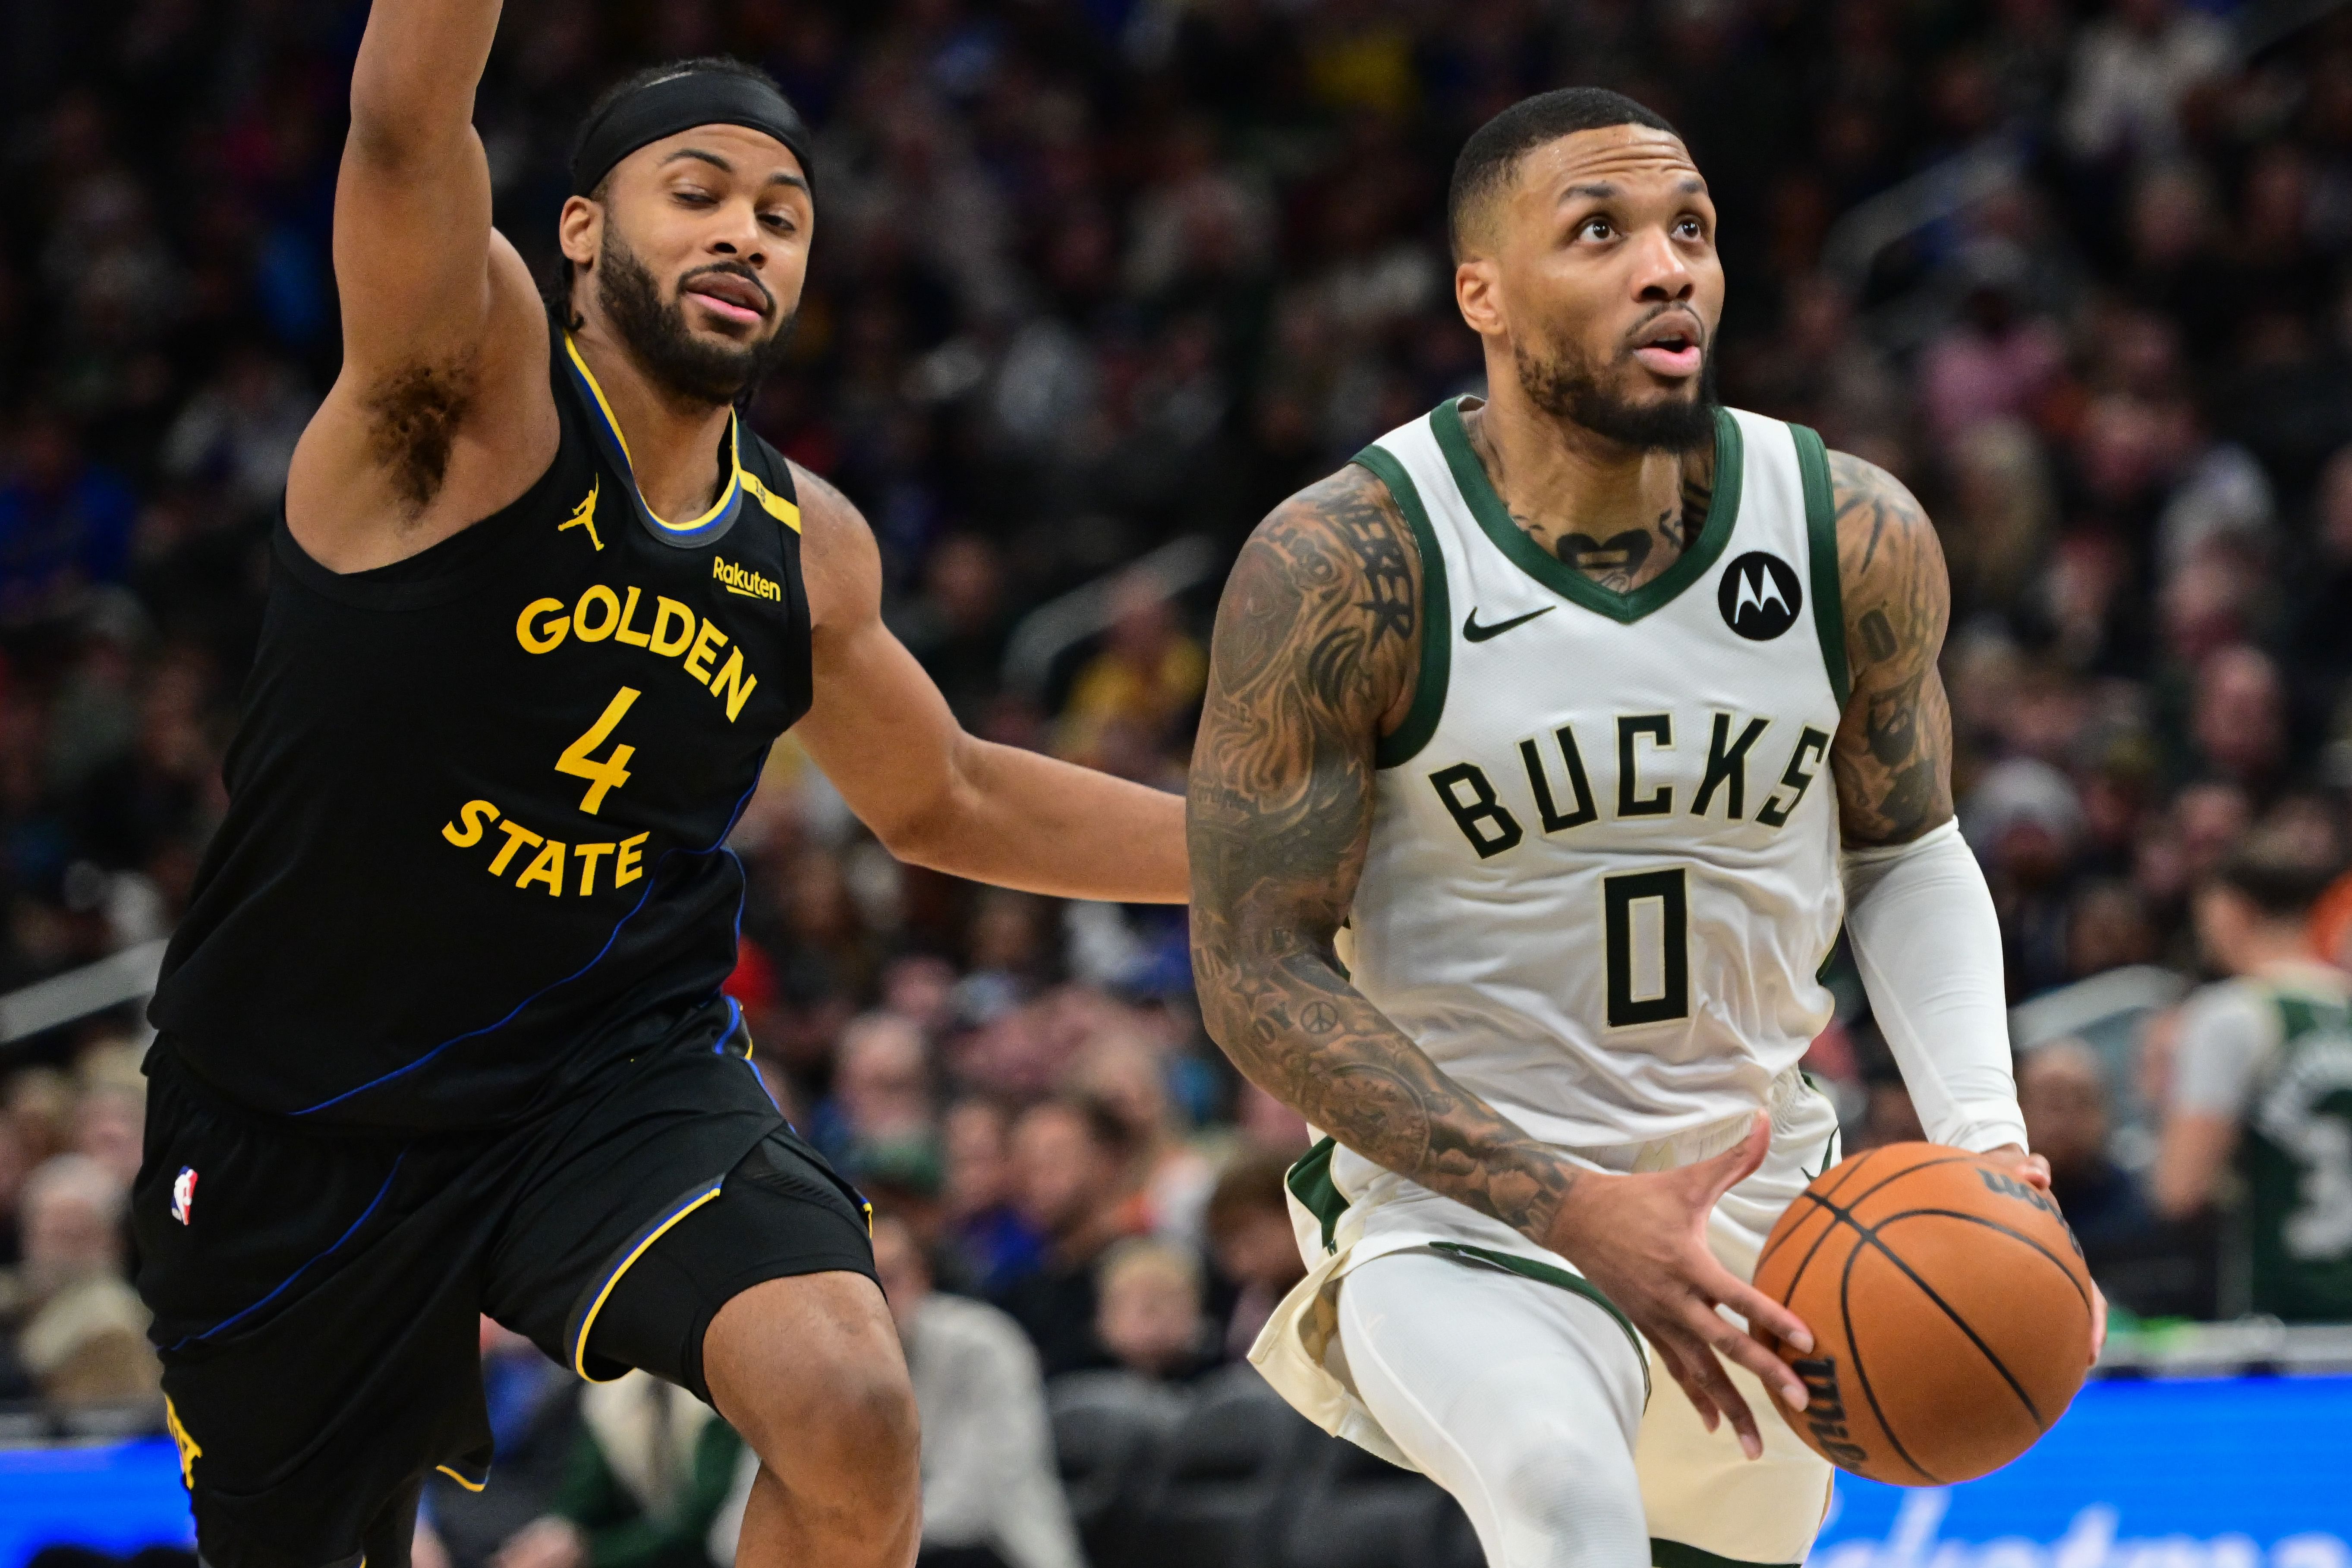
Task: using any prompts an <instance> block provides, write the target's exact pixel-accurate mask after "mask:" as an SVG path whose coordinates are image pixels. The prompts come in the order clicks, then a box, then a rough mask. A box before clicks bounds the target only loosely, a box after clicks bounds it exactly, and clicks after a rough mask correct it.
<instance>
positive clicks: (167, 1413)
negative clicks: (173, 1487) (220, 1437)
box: [163, 1394, 205, 1491]
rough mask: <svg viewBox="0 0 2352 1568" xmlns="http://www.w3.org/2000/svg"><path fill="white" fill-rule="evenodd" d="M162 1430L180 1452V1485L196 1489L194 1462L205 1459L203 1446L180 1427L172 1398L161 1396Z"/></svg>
mask: <svg viewBox="0 0 2352 1568" xmlns="http://www.w3.org/2000/svg"><path fill="white" fill-rule="evenodd" d="M163 1429H164V1430H165V1431H166V1432H169V1433H170V1434H171V1435H172V1446H173V1447H175V1448H177V1449H179V1450H180V1484H181V1485H182V1486H184V1487H186V1488H187V1489H189V1490H190V1491H194V1490H195V1489H196V1461H197V1460H198V1459H201V1458H204V1457H205V1450H204V1445H202V1444H201V1443H198V1442H197V1441H196V1440H195V1439H194V1437H191V1436H188V1429H187V1428H186V1427H185V1426H182V1425H180V1412H179V1410H178V1408H177V1407H176V1406H175V1405H173V1403H172V1396H171V1395H170V1394H165V1395H164V1396H163Z"/></svg>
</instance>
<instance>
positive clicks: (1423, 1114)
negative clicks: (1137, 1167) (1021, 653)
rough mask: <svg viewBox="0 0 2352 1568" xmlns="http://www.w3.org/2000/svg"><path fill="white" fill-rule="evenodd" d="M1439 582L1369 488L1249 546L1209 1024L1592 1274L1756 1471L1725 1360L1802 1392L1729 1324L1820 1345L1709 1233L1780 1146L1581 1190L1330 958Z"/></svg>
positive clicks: (1232, 683) (1335, 481)
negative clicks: (1425, 583)
mask: <svg viewBox="0 0 2352 1568" xmlns="http://www.w3.org/2000/svg"><path fill="white" fill-rule="evenodd" d="M1420 571H1421V564H1420V561H1419V557H1418V554H1417V552H1416V551H1415V549H1414V546H1413V543H1412V536H1411V534H1410V533H1409V531H1407V529H1406V527H1405V525H1404V522H1403V521H1402V518H1401V517H1400V516H1399V515H1398V513H1397V511H1396V508H1395V503H1394V502H1393V501H1392V500H1391V499H1390V498H1389V496H1388V493H1387V491H1386V489H1384V488H1383V487H1382V486H1381V484H1380V482H1379V481H1378V480H1377V479H1374V478H1373V477H1372V476H1371V475H1370V473H1369V472H1367V471H1366V470H1364V469H1362V468H1356V467H1352V466H1351V467H1349V468H1343V469H1341V470H1340V471H1339V473H1338V474H1337V475H1334V476H1333V477H1332V478H1330V479H1326V480H1323V481H1322V482H1321V483H1319V484H1317V485H1314V486H1312V487H1310V488H1309V489H1307V490H1305V491H1302V492H1301V493H1300V494H1299V495H1297V496H1296V497H1294V498H1293V499H1292V500H1289V501H1286V502H1285V503H1284V504H1283V505H1282V506H1281V507H1279V508H1277V509H1276V510H1275V512H1274V513H1273V515H1272V516H1270V517H1268V518H1267V519H1266V520H1265V522H1264V523H1263V524H1261V525H1260V526H1259V528H1258V530H1257V531H1256V533H1255V534H1254V535H1253V536H1252V537H1251V539H1250V542H1249V543H1248V544H1247V545H1245V546H1244V548H1243V551H1242V554H1241V559H1240V561H1239V562H1238V563H1236V564H1235V566H1234V574H1233V576H1232V578H1231V579H1230V580H1229V581H1228V582H1227V584H1226V585H1225V595H1224V602H1223V605H1221V606H1220V608H1219V610H1218V613H1217V633H1216V644H1215V647H1214V649H1213V653H1212V656H1211V659H1210V671H1209V694H1208V702H1207V708H1206V710H1205V711H1204V712H1203V714H1202V721H1201V732H1200V736H1199V739H1198V740H1197V741H1195V742H1194V743H1193V750H1192V813H1191V817H1190V821H1189V836H1190V839H1191V844H1192V889H1193V894H1192V897H1193V903H1192V968H1193V976H1194V980H1195V983H1196V984H1197V985H1198V988H1199V991H1200V996H1201V1010H1202V1018H1203V1020H1204V1021H1205V1022H1206V1024H1207V1025H1208V1028H1209V1032H1210V1034H1211V1035H1213V1037H1215V1038H1216V1040H1217V1043H1218V1044H1219V1045H1221V1046H1222V1047H1224V1050H1225V1054H1226V1055H1228V1056H1229V1057H1231V1058H1233V1060H1234V1065H1235V1066H1237V1067H1238V1068H1241V1070H1242V1072H1243V1073H1244V1075H1245V1076H1247V1077H1248V1078H1249V1079H1250V1080H1251V1081H1252V1082H1253V1083H1255V1084H1256V1085H1257V1086H1258V1087H1259V1088H1261V1089H1265V1091H1266V1092H1267V1093H1269V1094H1271V1095H1273V1096H1274V1097H1275V1098H1276V1099H1277V1100H1282V1101H1283V1102H1284V1103H1285V1104H1287V1105H1289V1106H1291V1107H1293V1108H1295V1109H1296V1110H1298V1111H1299V1113H1300V1114H1301V1115H1303V1116H1305V1117H1306V1118H1307V1121H1310V1122H1312V1123H1314V1124H1315V1125H1316V1126H1318V1127H1319V1128H1322V1129H1324V1130H1325V1131H1328V1132H1329V1133H1331V1135H1332V1136H1333V1137H1334V1138H1336V1139H1338V1140H1339V1142H1342V1143H1345V1144H1346V1145H1348V1147H1349V1148H1350V1149H1353V1150H1355V1151H1356V1152H1358V1153H1360V1154H1362V1155H1364V1156H1365V1157H1366V1158H1368V1159H1370V1160H1374V1161H1377V1162H1379V1163H1381V1164H1382V1165H1385V1166H1387V1167H1388V1168H1389V1169H1390V1170H1392V1171H1396V1172H1399V1173H1402V1174H1404V1175H1406V1176H1409V1177H1411V1178H1412V1180H1414V1181H1416V1182H1419V1183H1420V1184H1423V1186H1426V1187H1428V1188H1430V1189H1431V1190H1432V1191H1433V1192H1437V1193H1441V1194H1444V1195H1445V1196H1447V1197H1450V1198H1452V1199H1454V1201H1455V1202H1457V1203H1463V1204H1466V1205H1469V1206H1470V1207H1472V1208H1475V1209H1476V1210H1478V1211H1479V1212H1480V1213H1482V1214H1486V1215H1492V1216H1494V1217H1495V1218H1496V1219H1499V1220H1501V1221H1502V1222H1503V1223H1504V1224H1506V1225H1508V1226H1511V1227H1512V1228H1513V1229H1515V1230H1517V1231H1518V1232H1519V1233H1520V1234H1522V1235H1524V1236H1526V1237H1529V1238H1530V1239H1532V1240H1534V1241H1536V1242H1538V1243H1539V1244H1540V1245H1542V1246H1545V1247H1549V1248H1551V1249H1552V1250H1554V1251H1556V1252H1558V1253H1559V1254H1560V1255H1562V1256H1563V1257H1566V1258H1568V1259H1569V1260H1570V1261H1571V1262H1573V1263H1574V1264H1576V1265H1577V1267H1578V1268H1581V1269H1583V1270H1584V1272H1585V1274H1586V1275H1587V1277H1588V1278H1590V1279H1591V1280H1592V1281H1593V1283H1594V1284H1595V1285H1597V1286H1598V1287H1600V1289H1601V1290H1602V1291H1604V1292H1605V1293H1607V1294H1608V1295H1609V1297H1610V1299H1611V1300H1612V1301H1614V1302H1615V1303H1616V1304H1617V1306H1618V1307H1619V1308H1620V1309H1621V1310H1623V1311H1624V1312H1625V1313H1626V1315H1627V1316H1628V1317H1630V1318H1632V1319H1633V1321H1634V1322H1635V1323H1636V1324H1637V1325H1638V1326H1640V1327H1641V1329H1642V1330H1643V1332H1645V1333H1646V1334H1648V1335H1649V1337H1650V1339H1651V1342H1653V1343H1654V1344H1656V1345H1658V1347H1659V1348H1660V1351H1661V1352H1662V1355H1663V1358H1664V1361H1665V1363H1666V1365H1667V1367H1668V1370H1669V1371H1670V1372H1671V1373H1673V1375H1674V1377H1675V1381H1676V1382H1677V1383H1679V1384H1682V1386H1683V1388H1684V1389H1685V1392H1686V1393H1688V1394H1689V1395H1690V1397H1691V1400H1692V1403H1693V1404H1694V1405H1696V1406H1697V1408H1698V1410H1699V1411H1700V1413H1701V1414H1702V1415H1704V1416H1705V1417H1706V1420H1707V1424H1708V1425H1709V1426H1713V1425H1714V1424H1715V1421H1716V1419H1717V1412H1718V1411H1719V1412H1721V1413H1722V1414H1724V1415H1729V1416H1730V1417H1731V1419H1732V1421H1733V1423H1734V1425H1735V1426H1738V1428H1739V1430H1740V1432H1741V1434H1742V1440H1743V1443H1745V1444H1748V1445H1750V1446H1751V1447H1750V1451H1751V1452H1754V1451H1756V1450H1755V1449H1754V1447H1752V1445H1754V1444H1755V1443H1756V1441H1757V1438H1756V1435H1755V1424H1754V1417H1753V1416H1752V1415H1751V1414H1750V1413H1749V1411H1748V1408H1747V1406H1746V1405H1745V1403H1744V1402H1743V1401H1742V1400H1741V1399H1740V1396H1739V1394H1738V1391H1737V1389H1736V1388H1735V1387H1734V1386H1733V1384H1731V1382H1730V1380H1729V1379H1728V1378H1727V1377H1726V1376H1725V1375H1724V1373H1723V1370H1722V1367H1721V1365H1720V1363H1717V1361H1716V1359H1715V1355H1716V1353H1717V1352H1720V1353H1723V1354H1727V1355H1731V1356H1734V1357H1735V1358H1737V1359H1738V1361H1739V1362H1740V1363H1742V1364H1744V1365H1746V1366H1748V1368H1749V1369H1750V1370H1751V1371H1754V1372H1756V1373H1758V1375H1759V1376H1762V1377H1765V1378H1768V1379H1769V1380H1770V1381H1771V1383H1772V1384H1773V1385H1774V1386H1775V1387H1776V1388H1779V1389H1780V1390H1781V1392H1782V1396H1783V1397H1784V1398H1789V1399H1790V1401H1791V1403H1794V1404H1797V1405H1800V1407H1801V1404H1802V1401H1803V1397H1804V1395H1803V1392H1802V1389H1801V1386H1800V1385H1799V1384H1798V1383H1797V1381H1796V1379H1795V1377H1794V1376H1793V1375H1792V1374H1790V1372H1789V1370H1788V1369H1787V1368H1786V1367H1785V1366H1783V1365H1782V1364H1781V1363H1780V1361H1779V1359H1778V1358H1777V1357H1775V1356H1773V1355H1772V1354H1771V1353H1770V1352H1768V1351H1766V1350H1765V1349H1764V1348H1763V1347H1762V1346H1761V1345H1759V1344H1758V1343H1757V1342H1755V1341H1754V1340H1752V1339H1749V1338H1748V1336H1746V1335H1744V1334H1741V1333H1739V1332H1738V1331H1737V1330H1736V1329H1734V1328H1733V1327H1732V1325H1730V1324H1729V1323H1728V1322H1727V1321H1725V1320H1724V1319H1722V1318H1721V1317H1720V1316H1718V1315H1717V1313H1716V1311H1715V1310H1714V1307H1715V1303H1717V1302H1718V1301H1721V1302H1726V1303H1727V1304H1730V1305H1732V1306H1733V1307H1734V1309H1735V1310H1738V1311H1740V1312H1742V1313H1743V1314H1747V1315H1748V1316H1749V1317H1750V1318H1751V1320H1754V1321H1761V1322H1762V1323H1763V1324H1764V1325H1765V1326H1766V1327H1769V1328H1770V1329H1771V1330H1772V1331H1774V1332H1776V1333H1779V1334H1780V1335H1781V1336H1782V1337H1784V1338H1787V1339H1790V1340H1791V1341H1793V1342H1797V1343H1799V1344H1800V1345H1804V1346H1810V1344H1811V1338H1810V1336H1807V1335H1806V1334H1805V1333H1804V1330H1803V1326H1802V1325H1801V1324H1800V1323H1799V1322H1798V1321H1796V1320H1795V1319H1794V1318H1793V1317H1791V1316H1790V1315H1789V1314H1788V1313H1787V1312H1786V1311H1785V1310H1781V1309H1780V1308H1779V1307H1777V1306H1776V1305H1774V1304H1772V1303H1770V1302H1769V1301H1767V1300H1765V1299H1764V1298H1763V1297H1761V1296H1759V1295H1757V1294H1756V1292H1754V1291H1752V1290H1750V1289H1748V1288H1747V1287H1746V1286H1744V1285H1742V1284H1740V1283H1739V1281H1738V1280H1737V1279H1733V1278H1732V1277H1731V1276H1730V1275H1729V1274H1728V1273H1727V1272H1726V1271H1725V1270H1724V1269H1723V1268H1722V1267H1721V1266H1720V1265H1719V1264H1717V1263H1716V1261H1715V1260H1714V1258H1713V1257H1712V1256H1711V1255H1709V1254H1708V1252H1707V1250H1706V1246H1705V1244H1704V1242H1703V1241H1702V1240H1701V1239H1700V1226H1701V1224H1702V1223H1703V1220H1702V1216H1703V1215H1704V1214H1705V1213H1706V1211H1707V1210H1709V1209H1711V1208H1712V1207H1713V1206H1714V1202H1715V1199H1716V1198H1717V1196H1719V1195H1720V1194H1721V1191H1722V1190H1723V1188H1725V1187H1727V1186H1729V1185H1730V1184H1732V1183H1733V1182H1735V1181H1737V1180H1738V1179H1739V1177H1741V1176H1744V1175H1745V1174H1746V1173H1747V1172H1748V1171H1749V1170H1753V1169H1754V1168H1755V1163H1756V1162H1757V1161H1758V1160H1759V1159H1760V1158H1761V1157H1762V1153H1763V1146H1764V1142H1765V1140H1764V1139H1763V1138H1762V1137H1760V1136H1753V1137H1751V1138H1750V1140H1749V1142H1748V1145H1746V1146H1743V1148H1742V1149H1740V1150H1738V1151H1734V1152H1733V1153H1732V1154H1731V1155H1729V1156H1727V1157H1723V1158H1719V1159H1717V1160H1713V1161H1709V1162H1706V1163H1704V1164H1702V1165H1696V1166H1691V1167H1688V1168H1686V1169H1685V1170H1682V1171H1675V1172H1668V1173H1664V1174H1662V1175H1655V1176H1612V1175H1604V1174H1602V1173H1598V1172H1593V1171H1582V1170H1580V1169H1579V1168H1578V1167H1576V1166H1575V1165H1573V1164H1571V1163H1569V1162H1568V1161H1567V1160H1566V1159H1564V1158H1562V1157H1561V1156H1560V1154H1559V1153H1558V1152H1556V1151H1554V1150H1552V1149H1550V1148H1549V1147H1548V1146H1546V1145H1544V1144H1542V1143H1538V1142H1536V1141H1535V1140H1534V1139H1532V1138H1530V1137H1529V1136H1528V1134H1527V1132H1526V1131H1523V1130H1522V1129H1521V1128H1519V1127H1518V1126H1517V1124H1515V1123H1514V1122H1512V1121H1510V1120H1509V1119H1507V1117H1504V1116H1502V1115H1501V1114H1499V1113H1498V1112H1497V1111H1496V1110H1495V1109H1494V1108H1493V1107H1492V1106H1490V1105H1488V1104H1487V1103H1486V1101H1485V1100H1482V1099H1480V1098H1479V1097H1478V1096H1477V1095H1475V1094H1474V1093H1472V1092H1470V1091H1469V1090H1468V1089H1465V1088H1464V1087H1463V1086H1462V1085H1460V1084H1459V1083H1456V1082H1455V1081H1454V1079H1451V1078H1449V1077H1448V1076H1447V1075H1446V1074H1445V1073H1444V1071H1443V1070H1442V1069H1441V1068H1439V1067H1438V1066H1437V1064H1436V1063H1434V1062H1433V1061H1431V1060H1430V1058H1429V1057H1428V1056H1427V1055H1426V1054H1425V1053H1424V1052H1423V1050H1422V1049H1421V1047H1419V1046H1417V1045H1415V1044H1414V1043H1413V1041H1412V1039H1411V1038H1410V1037H1407V1036H1406V1035H1405V1034H1404V1032H1403V1031H1402V1030H1401V1029H1399V1028H1398V1027H1397V1026H1395V1025H1394V1024H1392V1023H1391V1022H1390V1021H1389V1019H1388V1018H1387V1017H1386V1016H1384V1015H1382V1014H1381V1011H1380V1009H1379V1008H1377V1007H1375V1006H1373V1005H1372V1004H1371V1003H1370V1001H1369V1000H1367V999H1366V998H1365V997H1364V995H1363V994H1361V993H1360V992H1359V991H1357V990H1356V988H1355V987H1354V986H1353V985H1351V984H1349V982H1348V979H1347V977H1346V975H1345V974H1344V973H1342V972H1341V970H1340V967H1339V958H1338V955H1337V953H1336V952H1334V950H1333V945H1332V943H1333V941H1334V938H1335V937H1336V935H1337V933H1338V931H1339V926H1340V923H1341V922H1342V921H1344V920H1346V918H1347V916H1348V910H1349V906H1350V905H1351V904H1352V903H1353V901H1354V900H1355V895H1356V884H1357V881H1358V879H1359V878H1360V876H1361V874H1362V871H1363V864H1364V853H1365V847H1366V844H1367V841H1368V839H1369V837H1370V828H1371V815H1372V795H1373V786H1374V772H1373V763H1372V752H1373V746H1374V742H1375V741H1376V740H1377V738H1378V737H1379V735H1380V734H1381V731H1382V730H1383V728H1385V727H1388V725H1389V724H1390V723H1391V721H1393V720H1394V719H1396V718H1397V717H1398V716H1400V715H1402V713H1403V711H1404V710H1405V709H1406V708H1407V707H1408V706H1409V705H1410V703H1411V701H1412V682H1413V673H1412V672H1413V669H1414V666H1415V662H1416V658H1417V652H1418V649H1419V647H1420V637H1421V636H1422V635H1423V628H1422V627H1420V626H1417V625H1416V621H1417V619H1418V616H1419V610H1418V606H1419V605H1420V602H1421V600H1420V593H1419V574H1420ZM1426 631H1427V634H1428V635H1431V636H1438V637H1442V636H1444V635H1445V628H1444V627H1442V626H1433V627H1429V628H1426Z"/></svg>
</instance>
